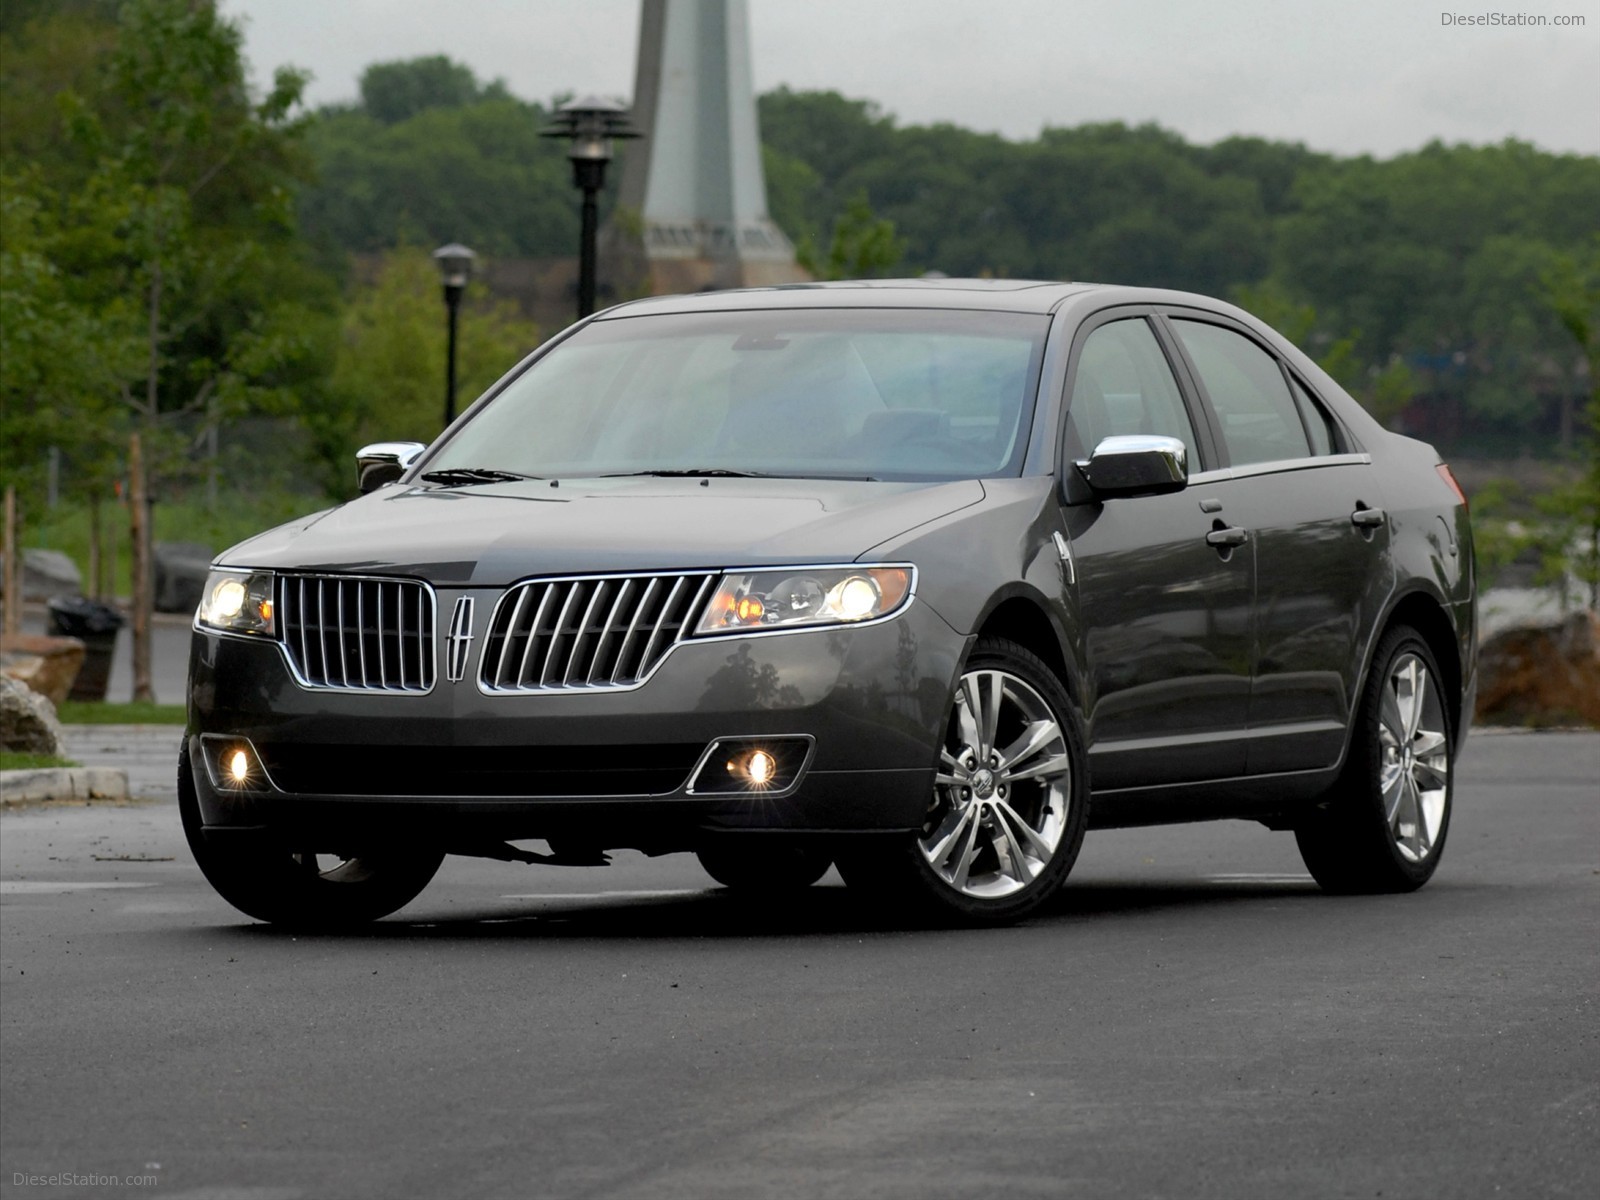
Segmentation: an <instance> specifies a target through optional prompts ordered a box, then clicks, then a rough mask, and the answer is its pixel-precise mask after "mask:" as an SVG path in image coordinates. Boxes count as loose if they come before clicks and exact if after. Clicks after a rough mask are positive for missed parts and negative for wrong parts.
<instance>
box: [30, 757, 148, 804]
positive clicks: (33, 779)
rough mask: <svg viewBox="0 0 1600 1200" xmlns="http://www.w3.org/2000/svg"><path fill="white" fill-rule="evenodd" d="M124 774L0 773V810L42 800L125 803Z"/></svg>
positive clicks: (115, 770)
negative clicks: (121, 801)
mask: <svg viewBox="0 0 1600 1200" xmlns="http://www.w3.org/2000/svg"><path fill="white" fill-rule="evenodd" d="M127 799H128V773H127V772H126V771H124V770H123V769H122V768H120V767H45V768H41V769H39V770H35V771H0V807H3V808H20V807H22V806H23V805H24V804H39V803H42V802H43V801H46V800H85V801H87V800H124V801H125V800H127Z"/></svg>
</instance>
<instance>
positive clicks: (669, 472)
mask: <svg viewBox="0 0 1600 1200" xmlns="http://www.w3.org/2000/svg"><path fill="white" fill-rule="evenodd" d="M634 475H660V476H664V477H667V478H672V477H674V476H685V477H688V478H693V477H695V476H700V475H717V476H724V477H727V478H734V479H760V478H764V477H766V472H765V471H730V470H729V469H728V468H726V467H661V468H659V469H658V470H654V471H613V472H612V473H611V474H609V475H602V476H601V478H602V479H626V478H630V477H631V476H634Z"/></svg>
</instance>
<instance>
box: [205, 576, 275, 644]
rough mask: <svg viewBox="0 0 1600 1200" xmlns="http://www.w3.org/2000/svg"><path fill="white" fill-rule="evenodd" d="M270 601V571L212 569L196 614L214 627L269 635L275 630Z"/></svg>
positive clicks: (235, 631)
mask: <svg viewBox="0 0 1600 1200" xmlns="http://www.w3.org/2000/svg"><path fill="white" fill-rule="evenodd" d="M272 603H273V601H272V572H271V571H249V572H244V571H213V572H211V574H210V575H208V576H206V590H205V591H204V592H203V593H201V596H200V609H199V611H198V612H197V613H196V614H195V617H196V619H197V620H198V621H199V622H200V624H202V625H209V626H210V627H211V628H213V629H225V630H227V631H228V632H230V633H262V634H266V635H267V636H269V637H270V636H271V635H272V634H274V633H276V632H277V630H278V627H277V624H276V622H275V621H274V620H273V613H272Z"/></svg>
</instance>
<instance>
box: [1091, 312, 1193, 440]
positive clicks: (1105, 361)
mask: <svg viewBox="0 0 1600 1200" xmlns="http://www.w3.org/2000/svg"><path fill="white" fill-rule="evenodd" d="M1133 433H1154V434H1161V435H1163V436H1165V437H1175V438H1177V439H1178V440H1179V441H1181V442H1182V443H1183V444H1184V445H1185V446H1186V447H1188V450H1189V462H1190V463H1191V464H1194V463H1195V462H1196V461H1197V451H1196V447H1195V438H1194V426H1193V425H1192V424H1191V423H1190V421H1189V411H1188V409H1186V408H1185V407H1184V404H1183V396H1182V394H1181V393H1180V392H1179V391H1178V382H1177V380H1176V379H1174V378H1173V377H1172V368H1171V367H1170V366H1169V365H1168V364H1167V356H1166V355H1165V354H1164V353H1162V350H1161V345H1160V343H1158V342H1157V341H1156V337H1155V334H1154V333H1152V332H1151V331H1150V326H1149V324H1148V323H1147V322H1146V321H1145V320H1144V318H1143V317H1130V318H1128V319H1127V320H1123V321H1112V322H1110V323H1109V324H1106V325H1102V326H1100V328H1099V329H1096V330H1095V331H1094V332H1093V333H1091V334H1090V335H1089V337H1088V340H1087V341H1085V342H1084V344H1083V349H1082V350H1081V351H1079V353H1078V368H1077V373H1076V374H1075V375H1074V376H1073V381H1072V399H1071V401H1070V406H1069V407H1068V409H1067V455H1068V457H1069V458H1070V459H1072V460H1073V461H1081V460H1082V459H1086V458H1088V457H1089V455H1090V454H1091V453H1093V451H1094V448H1095V447H1096V446H1098V445H1099V444H1100V442H1101V441H1102V440H1103V439H1105V438H1108V437H1113V436H1116V435H1118V434H1133Z"/></svg>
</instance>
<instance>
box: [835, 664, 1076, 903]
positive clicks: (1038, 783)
mask: <svg viewBox="0 0 1600 1200" xmlns="http://www.w3.org/2000/svg"><path fill="white" fill-rule="evenodd" d="M934 779H935V782H934V787H933V793H932V795H931V796H930V797H929V800H928V810H927V815H926V817H925V819H924V821H923V825H922V828H921V829H920V830H919V831H917V832H916V833H914V834H912V835H910V836H908V837H907V838H905V839H902V840H899V841H897V842H892V843H890V844H886V845H880V846H872V847H867V846H862V847H858V848H853V849H846V850H844V851H842V852H841V853H840V855H839V857H838V866H839V873H840V874H841V875H842V876H844V880H845V882H846V883H847V884H849V885H850V886H851V887H853V888H858V889H861V890H864V891H869V892H872V893H876V894H878V895H879V896H881V897H883V898H884V899H886V900H889V901H903V902H909V903H910V904H912V905H913V906H914V907H917V908H921V909H923V910H924V911H931V912H934V913H942V914H943V915H945V916H951V917H955V918H957V919H959V920H963V921H969V922H973V923H982V924H998V923H1003V922H1008V921H1016V920H1019V919H1021V918H1022V917H1025V916H1027V915H1028V914H1029V913H1031V912H1033V911H1034V910H1035V909H1037V908H1038V907H1039V906H1040V905H1041V904H1043V903H1044V902H1045V901H1046V900H1048V899H1049V898H1050V896H1051V895H1052V894H1053V893H1054V892H1055V890H1056V889H1057V888H1058V887H1060V886H1061V883H1062V881H1063V880H1065V879H1066V877H1067V873H1068V872H1069V871H1070V870H1071V869H1072V864H1073V862H1074V861H1075V860H1076V859H1077V856H1078V849H1079V847H1080V846H1081V845H1082V843H1083V831H1084V828H1085V825H1086V822H1087V818H1088V793H1087V771H1086V770H1085V768H1084V753H1083V742H1082V739H1081V737H1080V736H1079V733H1078V728H1077V722H1076V720H1075V717H1074V713H1073V708H1072V702H1071V700H1070V699H1069V698H1068V696H1067V693H1066V689H1065V688H1064V687H1063V686H1062V684H1061V681H1060V680H1059V679H1057V678H1056V676H1055V674H1054V673H1053V672H1052V671H1051V670H1050V668H1049V667H1048V666H1046V665H1045V664H1044V662H1043V661H1041V660H1040V659H1039V658H1038V657H1037V656H1036V655H1034V654H1032V653H1031V652H1030V651H1028V650H1026V649H1025V648H1023V647H1022V646H1019V645H1017V644H1016V643H1014V642H1010V641H1005V640H1003V639H999V638H982V639H980V640H979V641H978V643H977V645H976V646H975V647H974V649H973V652H972V655H971V657H970V658H969V659H968V661H967V665H966V668H965V669H964V670H963V672H962V675H961V679H960V681H959V682H958V683H957V685H956V689H955V696H954V699H953V701H952V703H951V707H950V713H949V717H948V719H947V720H946V723H945V734H944V739H943V744H942V745H941V747H940V750H939V766H938V768H937V773H936V775H935V777H934Z"/></svg>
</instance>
